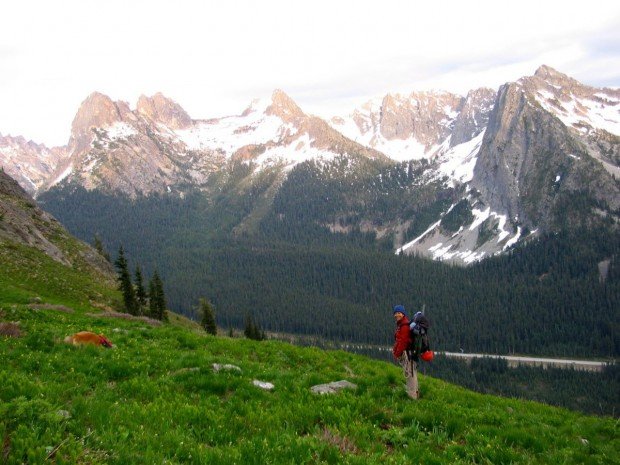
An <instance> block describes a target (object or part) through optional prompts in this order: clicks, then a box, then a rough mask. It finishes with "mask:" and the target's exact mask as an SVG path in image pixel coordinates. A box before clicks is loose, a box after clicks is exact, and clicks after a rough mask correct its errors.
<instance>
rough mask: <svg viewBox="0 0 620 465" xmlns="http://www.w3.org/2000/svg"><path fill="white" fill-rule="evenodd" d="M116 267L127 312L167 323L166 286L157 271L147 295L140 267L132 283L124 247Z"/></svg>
mask: <svg viewBox="0 0 620 465" xmlns="http://www.w3.org/2000/svg"><path fill="white" fill-rule="evenodd" d="M114 266H115V267H116V270H117V272H118V283H119V290H120V291H121V293H122V295H123V305H124V309H125V311H126V312H127V313H129V314H131V315H139V316H149V317H151V318H155V319H157V320H162V321H167V320H168V315H167V313H166V296H165V294H164V284H163V282H162V280H161V278H160V277H159V273H158V272H157V270H155V272H154V273H153V276H152V277H151V280H150V281H149V290H148V293H147V291H146V289H145V288H144V282H143V278H142V270H141V269H140V266H139V265H137V266H136V270H135V274H134V281H133V282H132V280H131V275H130V274H129V266H128V263H127V259H126V258H125V251H124V249H123V246H121V247H120V248H119V250H118V257H117V259H116V260H115V262H114Z"/></svg>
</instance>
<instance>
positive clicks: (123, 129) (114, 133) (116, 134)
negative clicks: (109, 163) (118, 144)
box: [106, 121, 137, 140]
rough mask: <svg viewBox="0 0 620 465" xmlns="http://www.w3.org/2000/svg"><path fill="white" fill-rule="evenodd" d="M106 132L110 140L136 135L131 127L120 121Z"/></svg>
mask: <svg viewBox="0 0 620 465" xmlns="http://www.w3.org/2000/svg"><path fill="white" fill-rule="evenodd" d="M106 132H107V134H108V137H109V138H110V139H112V140H115V139H124V138H127V137H129V136H133V135H135V134H137V131H136V130H135V129H134V128H133V127H131V126H130V125H128V124H127V123H123V122H122V121H117V122H115V123H114V124H113V125H112V126H110V127H108V128H106Z"/></svg>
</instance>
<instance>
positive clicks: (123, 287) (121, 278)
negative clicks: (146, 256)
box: [114, 245, 138, 315]
mask: <svg viewBox="0 0 620 465" xmlns="http://www.w3.org/2000/svg"><path fill="white" fill-rule="evenodd" d="M114 265H115V266H116V269H117V270H118V282H119V290H120V291H121V292H122V293H123V303H124V305H125V311H126V312H127V313H130V314H132V315H137V314H138V303H137V301H136V293H135V291H134V288H133V284H132V282H131V277H130V275H129V269H128V266H127V259H126V258H125V251H124V250H123V246H122V245H121V246H120V248H119V249H118V258H117V259H116V261H115V262H114Z"/></svg>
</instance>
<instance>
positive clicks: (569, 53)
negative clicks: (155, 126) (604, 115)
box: [0, 0, 620, 144]
mask: <svg viewBox="0 0 620 465" xmlns="http://www.w3.org/2000/svg"><path fill="white" fill-rule="evenodd" d="M617 3H618V2H611V1H603V2H599V3H597V5H596V8H595V7H584V6H583V5H579V4H577V5H572V4H565V3H564V2H562V3H560V2H557V1H548V2H540V1H533V0H522V1H521V2H519V3H518V4H513V5H511V6H505V7H502V8H499V7H498V5H497V3H496V2H492V1H489V0H482V1H473V0H472V1H442V2H411V1H405V0H383V1H381V2H379V1H364V0H358V1H351V0H339V1H337V2H334V1H327V0H315V1H312V2H310V1H297V2H290V1H282V0H262V1H260V2H256V1H250V0H237V1H234V2H221V1H211V0H203V1H194V0H183V1H181V2H177V3H171V2H168V1H163V0H151V1H145V0H132V1H130V2H127V1H124V0H123V1H121V0H108V1H106V2H99V1H97V2H96V1H93V0H65V1H63V2H62V3H60V4H59V3H57V2H49V1H46V0H21V1H20V2H10V3H9V4H8V5H7V6H5V8H4V11H3V13H4V17H5V18H9V20H5V21H4V22H3V27H2V28H0V82H1V83H2V85H1V86H0V105H1V106H0V108H2V109H1V110H0V132H2V133H3V134H6V133H7V132H10V133H14V134H22V135H24V136H26V137H31V138H33V139H35V140H37V141H43V142H46V143H48V144H64V143H65V142H66V140H67V139H68V136H69V127H70V124H71V120H72V119H73V116H74V114H75V112H76V111H77V108H78V106H79V104H80V103H81V102H82V100H84V98H86V96H87V95H88V94H90V93H91V92H92V91H95V90H97V91H100V92H103V93H106V94H108V95H109V96H110V97H111V98H113V99H121V100H125V101H128V102H130V103H131V104H134V103H135V101H136V100H137V98H138V96H139V95H140V94H143V93H144V94H147V95H151V94H154V93H155V92H158V91H161V92H163V93H164V94H166V95H168V96H169V97H171V98H173V99H175V100H177V101H178V102H179V103H180V104H181V105H182V106H183V107H184V108H185V109H186V110H187V111H188V112H189V113H190V115H192V116H193V117H195V118H203V117H215V116H219V115H225V114H231V113H238V112H240V111H242V110H243V109H244V108H245V106H246V105H247V104H248V103H249V101H250V100H251V99H252V98H254V97H261V96H265V95H269V94H270V93H271V91H272V90H273V89H274V88H282V89H284V90H285V91H286V92H287V93H289V94H290V95H291V96H292V97H293V98H294V99H296V100H297V101H298V103H299V104H300V105H301V106H302V108H304V109H307V110H308V111H311V112H314V113H317V114H321V115H325V116H326V115H327V114H330V113H331V112H332V111H334V112H335V111H346V110H347V109H348V108H347V107H349V109H350V107H351V106H352V105H354V104H357V103H361V102H363V101H364V100H366V99H368V98H370V97H373V96H376V95H383V94H385V93H388V92H405V93H407V92H411V91H412V90H416V89H424V88H445V89H447V90H451V91H455V92H459V93H465V92H467V90H469V89H470V88H473V87H480V86H490V87H497V86H499V85H501V84H502V83H503V82H506V81H509V80H516V79H518V78H519V77H521V76H523V75H526V74H531V73H533V72H534V70H535V69H536V68H537V67H538V66H539V65H541V64H543V63H545V64H548V65H550V66H553V67H556V68H557V69H559V70H560V71H562V72H566V73H567V74H570V75H572V76H574V77H575V78H577V79H580V80H582V81H584V82H586V83H589V84H592V85H615V86H617V85H619V84H620V79H619V76H618V73H619V72H620V71H616V70H620V67H619V66H618V60H619V56H620V46H619V43H620V37H619V33H618V32H617V31H620V5H617ZM605 63H607V65H606V64H605Z"/></svg>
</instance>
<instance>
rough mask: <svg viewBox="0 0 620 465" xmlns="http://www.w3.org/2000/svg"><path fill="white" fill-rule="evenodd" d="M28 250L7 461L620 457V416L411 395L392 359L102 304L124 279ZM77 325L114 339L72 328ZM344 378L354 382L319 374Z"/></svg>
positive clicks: (12, 348) (442, 393)
mask: <svg viewBox="0 0 620 465" xmlns="http://www.w3.org/2000/svg"><path fill="white" fill-rule="evenodd" d="M18 252H20V253H19V254H18ZM21 252H24V254H23V257H24V258H23V259H22V258H20V257H21V256H22V255H21ZM30 252H31V253H32V254H34V255H31V256H30V258H29V255H28V252H27V251H24V250H21V251H20V250H18V249H17V248H11V247H8V248H7V247H6V244H4V245H3V246H0V253H2V254H3V255H2V256H3V264H4V263H5V259H6V258H7V256H8V255H9V254H14V255H13V258H12V260H11V263H12V265H11V269H8V268H6V267H4V266H3V267H2V268H1V269H0V283H1V286H0V323H5V327H8V325H7V324H6V323H8V322H19V325H18V326H14V327H13V329H14V331H12V332H13V333H19V336H20V337H9V336H0V359H1V360H2V364H1V366H0V462H1V463H6V464H18V463H20V464H21V463H29V464H34V463H58V464H60V463H71V464H76V463H78V464H103V463H107V464H128V463H148V464H151V463H200V464H207V463H208V464H219V463H221V464H233V463H239V464H241V463H243V464H264V463H286V464H291V463H295V464H302V463H309V464H310V463H312V464H315V463H352V464H372V463H377V464H379V463H381V464H385V463H387V464H390V463H394V464H400V463H402V464H405V463H407V464H408V463H425V464H432V463H450V464H459V463H463V464H464V463H489V464H491V463H492V464H501V463H506V464H508V463H513V464H520V463H523V464H525V463H528V464H530V463H558V464H559V463H562V464H571V463H574V464H582V463H588V464H598V463H600V464H610V463H620V462H619V459H618V457H619V456H620V435H619V434H618V433H619V432H618V424H617V422H616V421H614V420H613V419H611V418H597V417H588V416H584V415H581V414H577V413H572V412H569V411H566V410H562V409H557V408H553V407H548V406H544V405H541V404H537V403H533V402H523V401H517V400H508V399H501V398H497V397H493V396H485V395H481V394H475V393H472V392H470V391H467V390H465V389H462V388H458V387H455V386H452V385H450V384H447V383H444V382H442V381H439V380H435V379H432V378H429V377H422V378H421V392H422V398H421V399H420V400H419V401H417V402H415V401H410V400H408V399H407V397H406V395H405V391H404V387H403V379H402V375H401V372H400V369H399V368H398V367H397V366H395V365H392V364H389V363H385V362H380V361H375V360H370V359H368V358H365V357H361V356H357V355H353V354H349V353H345V352H339V351H330V352H326V351H321V350H318V349H312V348H298V347H294V346H291V345H289V344H285V343H282V342H276V341H265V342H254V341H249V340H244V339H231V338H225V337H213V336H207V335H205V334H204V333H202V332H201V331H199V330H196V329H193V328H192V325H187V324H186V325H183V326H181V325H180V324H177V323H173V324H166V325H159V326H151V325H150V324H148V323H147V322H145V321H140V320H127V319H120V318H102V317H100V316H97V309H96V308H94V306H93V305H92V303H95V304H96V305H101V302H102V301H105V300H106V299H112V300H114V298H115V295H114V294H115V293H114V291H112V290H110V289H109V288H105V287H104V286H102V285H100V284H98V283H97V282H96V281H94V280H93V279H91V278H89V277H88V276H87V275H83V274H79V273H77V272H75V271H72V270H71V269H69V268H67V267H65V266H63V265H61V264H59V263H57V262H54V261H51V260H50V261H46V260H45V257H42V256H39V255H36V254H38V252H32V251H30ZM35 255H36V256H35ZM22 260H23V261H22ZM29 260H31V261H29ZM39 261H40V263H41V264H40V265H38V264H37V263H39ZM35 264H37V265H36V273H32V274H31V275H28V276H26V274H27V273H25V271H26V270H27V269H28V267H30V269H31V270H32V269H35V268H33V266H34V265H35ZM65 296H66V300H65ZM98 296H101V297H102V299H99V300H98ZM34 297H38V299H36V303H32V299H33V298H34ZM97 302H99V303H97ZM46 303H50V304H55V305H56V306H50V307H46V306H45V305H44V304H46ZM59 305H62V306H59ZM16 328H18V329H16ZM79 330H92V331H95V332H98V333H99V332H100V333H104V334H105V335H106V336H107V337H108V338H109V339H111V340H112V342H113V343H114V344H115V345H116V348H115V349H111V350H108V349H103V348H95V347H86V348H78V347H73V346H69V345H66V344H64V343H63V342H62V340H63V338H64V337H65V336H67V335H69V334H71V333H73V332H76V331H79ZM6 332H9V331H6ZM214 363H219V364H226V363H230V364H234V365H236V366H238V367H240V369H241V371H240V372H237V371H220V372H215V371H214V369H213V364H214ZM342 379H346V380H348V381H350V382H352V383H355V384H356V385H357V389H355V390H346V391H342V392H340V393H338V394H334V395H323V396H321V395H317V394H314V393H312V392H311V390H310V388H311V386H313V385H315V384H318V383H326V382H331V381H337V380H342ZM254 380H260V381H265V382H270V383H273V384H274V385H275V389H274V390H273V391H265V390H262V389H260V388H258V387H256V386H254V385H253V384H252V382H253V381H254Z"/></svg>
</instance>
